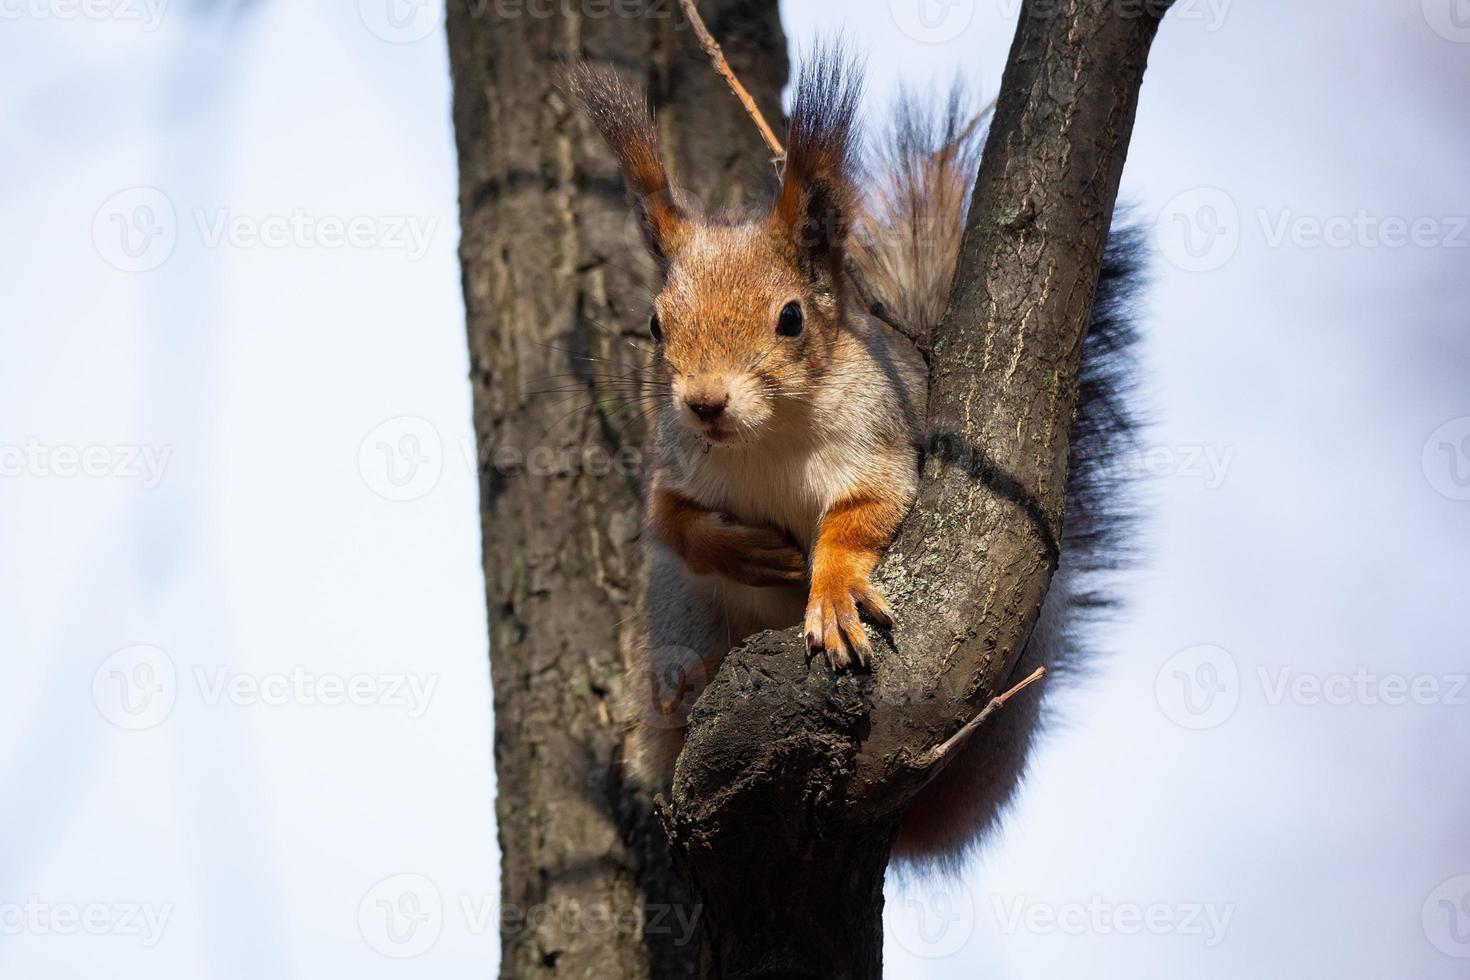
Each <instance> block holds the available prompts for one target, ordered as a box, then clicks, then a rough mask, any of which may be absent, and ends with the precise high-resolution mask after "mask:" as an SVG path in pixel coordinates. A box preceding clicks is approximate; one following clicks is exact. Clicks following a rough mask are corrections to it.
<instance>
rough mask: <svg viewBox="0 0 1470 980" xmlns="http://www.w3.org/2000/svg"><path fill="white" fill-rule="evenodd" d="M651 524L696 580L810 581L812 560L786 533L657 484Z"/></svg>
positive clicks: (764, 583)
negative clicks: (712, 575) (743, 520)
mask: <svg viewBox="0 0 1470 980" xmlns="http://www.w3.org/2000/svg"><path fill="white" fill-rule="evenodd" d="M649 523H650V524H651V525H652V527H653V531H654V533H655V534H657V535H658V536H659V537H660V538H661V539H662V540H663V542H664V543H665V544H667V545H668V546H669V547H670V548H672V549H673V550H674V553H675V554H677V555H678V556H679V557H680V558H682V559H683V560H684V564H685V565H687V566H689V570H690V571H691V572H693V573H694V574H696V575H707V574H709V573H712V572H713V573H715V574H718V575H723V576H724V577H725V578H727V579H730V580H731V581H734V582H740V583H742V584H745V585H755V586H774V585H792V584H796V583H799V582H802V581H804V580H805V579H806V555H804V554H803V553H802V551H801V549H800V548H799V547H797V544H796V541H795V540H794V539H793V538H792V537H791V535H789V534H787V533H786V532H785V531H782V530H781V529H780V528H776V527H771V526H768V525H755V524H742V523H741V522H740V521H739V520H737V519H736V518H734V517H732V516H731V515H729V514H726V513H723V512H721V511H716V510H711V509H709V508H708V507H703V506H701V505H699V504H697V503H695V502H694V501H693V500H690V499H689V498H688V497H686V496H684V495H683V494H681V493H679V492H677V491H675V490H670V489H668V488H667V487H662V486H659V485H657V484H655V486H654V488H653V492H652V495H651V498H650V506H649Z"/></svg>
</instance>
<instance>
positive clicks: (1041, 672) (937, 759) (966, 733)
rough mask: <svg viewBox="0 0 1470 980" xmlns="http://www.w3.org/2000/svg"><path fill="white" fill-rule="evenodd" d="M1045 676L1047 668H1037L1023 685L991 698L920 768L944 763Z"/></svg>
mask: <svg viewBox="0 0 1470 980" xmlns="http://www.w3.org/2000/svg"><path fill="white" fill-rule="evenodd" d="M1045 674H1046V668H1045V667H1037V668H1036V669H1035V670H1033V671H1032V672H1031V673H1030V675H1028V676H1027V677H1026V679H1025V680H1023V681H1022V682H1021V683H1019V684H1017V685H1016V686H1015V687H1013V688H1011V689H1010V690H1009V691H1006V692H1005V693H1004V694H998V695H996V696H995V697H993V698H991V699H990V703H989V704H987V705H986V706H985V710H983V711H981V712H980V713H979V714H978V715H976V716H975V717H973V718H971V719H970V720H969V721H967V722H965V724H964V727H963V728H961V729H960V730H959V731H957V732H955V733H954V734H953V735H951V736H950V737H949V738H947V739H946V740H945V741H944V742H942V743H940V744H939V745H936V746H935V747H934V748H932V749H930V750H929V751H928V752H927V753H925V755H924V757H923V761H922V762H921V763H920V764H919V767H920V768H922V769H928V768H930V767H933V766H937V765H938V764H939V763H941V762H943V761H944V758H945V756H947V755H948V754H949V753H951V752H953V751H954V750H955V749H956V748H958V747H959V745H960V744H961V743H963V742H964V741H965V739H967V738H969V737H970V736H971V735H973V734H974V733H975V729H977V728H979V727H980V726H981V725H983V724H985V720H986V719H987V718H989V717H990V716H991V715H993V714H995V713H996V712H997V711H999V710H1000V709H1001V708H1004V707H1005V706H1006V702H1007V701H1009V700H1010V699H1011V698H1013V697H1015V696H1016V695H1017V694H1019V693H1020V692H1021V691H1023V690H1025V689H1026V688H1027V687H1030V686H1031V685H1032V684H1034V683H1036V682H1037V681H1039V680H1041V678H1042V677H1043V676H1045Z"/></svg>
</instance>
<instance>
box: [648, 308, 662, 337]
mask: <svg viewBox="0 0 1470 980" xmlns="http://www.w3.org/2000/svg"><path fill="white" fill-rule="evenodd" d="M648 332H649V333H651V334H653V342H654V343H655V344H661V343H663V339H664V328H663V327H661V326H659V322H658V314H657V313H655V314H653V315H652V316H650V317H649V318H648Z"/></svg>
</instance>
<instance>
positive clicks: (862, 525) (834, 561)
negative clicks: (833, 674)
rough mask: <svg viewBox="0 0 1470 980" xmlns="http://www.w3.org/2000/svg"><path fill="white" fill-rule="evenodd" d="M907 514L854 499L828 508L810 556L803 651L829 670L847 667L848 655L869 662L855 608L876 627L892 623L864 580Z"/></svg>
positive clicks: (879, 501) (878, 501) (877, 501)
mask: <svg viewBox="0 0 1470 980" xmlns="http://www.w3.org/2000/svg"><path fill="white" fill-rule="evenodd" d="M907 509H908V508H907V506H906V501H902V500H895V499H893V498H892V497H891V496H883V495H881V494H867V493H859V494H855V495H853V496H851V497H848V498H847V499H845V500H841V501H838V502H837V503H835V504H833V505H832V506H831V507H830V508H829V509H828V510H827V513H826V514H825V515H824V516H823V517H822V524H821V528H820V529H819V531H818V532H817V544H816V547H815V548H814V549H813V553H812V587H811V600H810V602H809V603H808V605H807V612H806V620H805V630H806V642H807V646H808V647H810V648H812V649H820V650H824V651H826V654H827V658H828V659H829V660H830V661H831V662H832V666H833V667H834V668H841V667H846V666H848V663H849V657H848V654H849V651H850V652H851V653H853V654H855V655H856V656H857V659H858V662H859V663H862V664H864V665H866V664H867V663H868V661H869V659H870V658H871V657H872V653H873V650H872V646H871V644H870V643H869V642H868V635H867V633H866V632H864V631H863V627H862V623H861V621H860V620H859V618H858V609H859V608H861V609H863V610H864V611H865V612H867V613H868V615H870V616H871V617H873V618H874V619H875V620H877V621H878V622H879V623H882V624H884V625H892V623H893V615H892V612H891V610H890V609H889V606H888V601H887V600H886V599H884V598H883V595H882V594H881V593H880V592H879V591H878V590H877V589H875V588H873V586H872V585H871V584H870V583H869V582H868V576H869V575H870V574H872V572H873V569H874V568H875V567H877V565H878V559H879V558H880V557H882V555H883V549H884V548H886V547H888V542H889V541H890V540H891V539H892V538H893V534H894V532H895V531H897V530H898V525H899V522H900V521H902V520H903V516H904V512H905V511H906V510H907Z"/></svg>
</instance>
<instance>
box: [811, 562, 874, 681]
mask: <svg viewBox="0 0 1470 980" xmlns="http://www.w3.org/2000/svg"><path fill="white" fill-rule="evenodd" d="M859 608H861V609H862V611H863V612H865V613H867V614H868V616H869V617H870V618H872V619H873V620H874V621H875V622H877V623H879V624H880V625H882V626H892V625H893V611H892V609H891V608H890V607H889V605H888V600H887V599H885V598H883V593H881V592H879V591H878V590H877V589H875V588H873V586H872V585H871V584H869V582H868V580H867V579H866V578H862V577H847V578H842V577H837V576H834V577H831V578H828V579H827V580H825V581H822V582H814V583H812V591H811V594H810V595H809V596H808V598H807V604H806V623H805V627H804V628H805V632H806V648H807V650H808V651H810V652H813V653H815V652H816V651H817V650H822V651H824V652H825V653H826V654H827V662H828V663H829V664H831V665H832V669H833V670H845V669H847V668H848V667H850V666H851V665H852V661H853V658H854V657H855V658H856V659H857V662H858V663H859V664H861V665H862V666H864V667H866V666H867V665H868V662H869V661H870V660H871V659H872V657H873V647H872V644H871V643H869V642H868V634H867V632H866V631H864V629H863V624H862V621H861V620H860V619H859V618H858V609H859Z"/></svg>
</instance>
